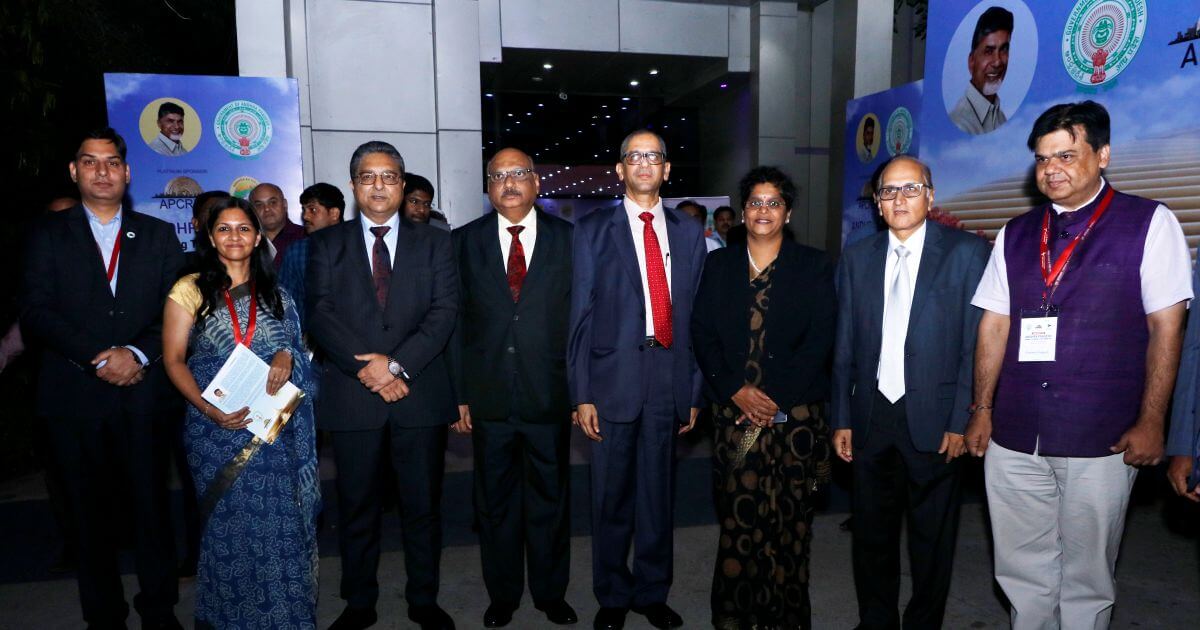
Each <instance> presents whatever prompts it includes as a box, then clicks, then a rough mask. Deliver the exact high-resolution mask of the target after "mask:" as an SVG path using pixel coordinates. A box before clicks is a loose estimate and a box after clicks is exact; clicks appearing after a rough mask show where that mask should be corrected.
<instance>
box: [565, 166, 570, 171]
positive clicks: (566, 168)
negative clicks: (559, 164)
mask: <svg viewBox="0 0 1200 630" xmlns="http://www.w3.org/2000/svg"><path fill="white" fill-rule="evenodd" d="M563 169H565V170H568V171H569V170H571V167H570V166H564V167H563Z"/></svg>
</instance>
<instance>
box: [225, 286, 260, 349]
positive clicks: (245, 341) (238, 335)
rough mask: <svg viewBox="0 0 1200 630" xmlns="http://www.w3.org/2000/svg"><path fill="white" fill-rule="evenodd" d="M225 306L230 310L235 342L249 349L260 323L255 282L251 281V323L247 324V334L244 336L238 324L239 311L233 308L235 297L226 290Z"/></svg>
mask: <svg viewBox="0 0 1200 630" xmlns="http://www.w3.org/2000/svg"><path fill="white" fill-rule="evenodd" d="M225 306H227V307H228V308H229V318H230V319H232V320H233V340H234V341H235V342H237V343H240V344H242V345H244V346H246V347H247V348H249V347H250V340H251V339H253V338H254V327H255V325H256V324H257V323H258V300H257V299H256V298H255V293H254V281H253V280H251V281H250V323H248V324H246V334H245V335H243V334H242V326H241V324H240V323H238V316H237V310H236V309H234V308H233V296H231V295H229V289H225Z"/></svg>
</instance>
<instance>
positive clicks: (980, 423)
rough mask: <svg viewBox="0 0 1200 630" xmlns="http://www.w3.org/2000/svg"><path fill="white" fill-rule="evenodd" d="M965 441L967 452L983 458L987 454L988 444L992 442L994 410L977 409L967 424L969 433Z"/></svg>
mask: <svg viewBox="0 0 1200 630" xmlns="http://www.w3.org/2000/svg"><path fill="white" fill-rule="evenodd" d="M963 441H964V442H965V446H966V449H967V451H969V452H970V453H971V454H972V455H974V456H975V457H983V454H984V453H986V452H987V447H988V442H991V441H992V410H991V409H976V410H975V413H973V414H971V421H970V422H968V423H967V433H966V436H965V437H964V439H963Z"/></svg>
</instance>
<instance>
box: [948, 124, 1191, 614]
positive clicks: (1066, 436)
mask: <svg viewBox="0 0 1200 630" xmlns="http://www.w3.org/2000/svg"><path fill="white" fill-rule="evenodd" d="M1028 144H1029V148H1030V149H1031V150H1032V151H1033V152H1034V156H1035V161H1036V166H1037V168H1036V178H1037V186H1038V189H1039V190H1040V191H1041V192H1042V194H1044V195H1045V196H1046V197H1047V198H1048V199H1049V200H1050V203H1049V204H1046V205H1043V206H1039V207H1037V208H1034V209H1033V210H1032V211H1030V212H1027V213H1025V214H1023V215H1021V216H1019V217H1017V218H1015V219H1013V220H1012V221H1010V222H1009V223H1008V225H1006V226H1005V227H1004V229H1003V230H1001V231H1000V234H999V235H998V236H997V237H996V245H995V248H994V249H993V251H992V258H991V260H990V262H989V263H988V269H987V271H985V272H984V276H983V280H982V281H981V282H980V285H979V288H978V290H977V291H976V293H975V298H974V300H973V301H972V303H973V304H975V305H976V306H978V307H980V308H982V309H984V314H983V319H982V320H981V321H980V324H979V335H978V346H977V349H976V355H975V403H974V404H973V405H972V411H973V414H972V419H971V423H970V424H969V425H968V427H967V435H966V441H967V448H968V449H969V450H970V451H971V452H972V453H973V454H974V455H976V456H980V457H981V456H983V454H984V452H985V451H986V452H987V459H986V460H985V462H984V473H985V479H986V486H987V495H988V508H989V510H990V513H991V519H992V532H993V535H994V536H995V549H996V557H995V566H996V581H997V582H998V583H999V584H1000V586H1001V588H1003V589H1004V593H1005V595H1007V596H1008V599H1009V601H1010V602H1011V605H1012V610H1011V615H1012V626H1013V628H1014V629H1016V630H1021V629H1024V628H1048V627H1056V628H1057V627H1061V628H1065V629H1070V628H1088V629H1092V628H1107V627H1108V624H1109V621H1110V618H1111V615H1112V606H1113V602H1114V600H1115V598H1116V593H1115V587H1114V582H1113V571H1114V567H1115V565H1116V560H1117V549H1118V547H1119V546H1120V542H1121V535H1122V532H1123V531H1124V528H1125V510H1126V507H1127V506H1128V504H1129V493H1130V490H1132V488H1133V481H1134V478H1135V477H1136V476H1137V468H1136V467H1137V466H1149V465H1154V464H1157V463H1158V462H1159V461H1160V460H1161V459H1162V455H1163V420H1164V416H1165V414H1166V410H1167V405H1168V403H1169V401H1170V398H1171V389H1172V387H1173V385H1174V381H1175V372H1176V368H1177V367H1178V363H1179V350H1180V344H1181V342H1182V335H1183V318H1184V314H1185V310H1186V305H1187V301H1188V300H1190V299H1191V298H1192V288H1191V284H1190V267H1191V258H1190V256H1189V252H1188V248H1187V243H1186V241H1185V240H1184V236H1183V230H1182V229H1181V228H1180V226H1179V222H1178V221H1177V220H1176V219H1175V216H1174V215H1173V214H1171V212H1170V210H1168V209H1167V208H1166V207H1165V206H1163V205H1162V204H1160V203H1158V202H1156V201H1151V200H1148V199H1142V198H1140V197H1135V196H1133V195H1127V194H1124V193H1120V192H1117V191H1115V190H1114V189H1113V188H1112V186H1111V185H1110V184H1109V183H1108V182H1107V181H1105V179H1104V177H1103V176H1102V175H1101V169H1104V168H1107V167H1108V161H1109V154H1110V148H1109V117H1108V112H1107V111H1105V109H1104V107H1103V106H1101V105H1099V104H1097V103H1095V102H1092V101H1084V102H1082V103H1069V104H1062V105H1055V106H1054V107H1051V108H1050V109H1048V110H1046V112H1045V113H1043V114H1042V115H1041V116H1040V117H1039V118H1038V119H1037V121H1036V122H1035V123H1034V125H1033V131H1032V132H1031V133H1030V134H1029V141H1028Z"/></svg>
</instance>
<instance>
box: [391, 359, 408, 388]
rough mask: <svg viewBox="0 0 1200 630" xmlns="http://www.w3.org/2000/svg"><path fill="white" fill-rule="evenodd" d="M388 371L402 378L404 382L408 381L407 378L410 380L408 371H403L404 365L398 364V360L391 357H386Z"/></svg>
mask: <svg viewBox="0 0 1200 630" xmlns="http://www.w3.org/2000/svg"><path fill="white" fill-rule="evenodd" d="M388 372H390V373H391V375H392V376H394V377H396V378H400V379H404V382H405V383H407V382H409V380H411V379H410V378H409V377H408V372H405V371H404V366H402V365H400V362H399V361H397V360H395V359H393V358H391V357H388Z"/></svg>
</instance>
